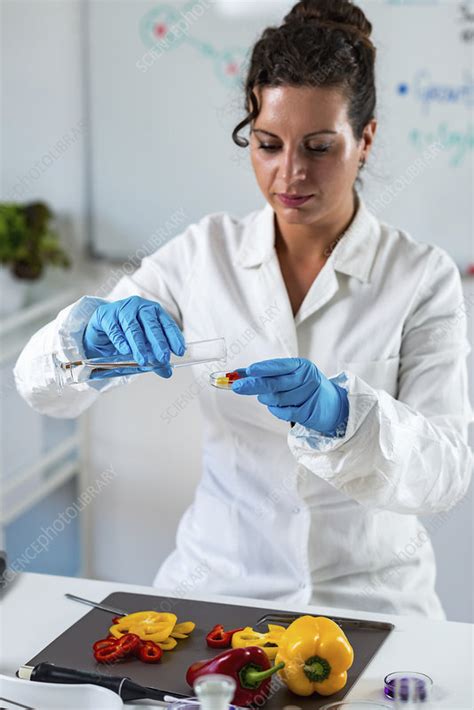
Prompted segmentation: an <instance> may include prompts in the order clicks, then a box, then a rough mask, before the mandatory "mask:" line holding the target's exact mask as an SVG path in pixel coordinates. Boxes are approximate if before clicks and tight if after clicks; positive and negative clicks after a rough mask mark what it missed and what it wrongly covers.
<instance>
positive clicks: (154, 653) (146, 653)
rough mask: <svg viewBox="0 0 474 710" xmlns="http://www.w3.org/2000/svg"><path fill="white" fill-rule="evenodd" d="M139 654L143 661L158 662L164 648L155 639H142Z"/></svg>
mask: <svg viewBox="0 0 474 710" xmlns="http://www.w3.org/2000/svg"><path fill="white" fill-rule="evenodd" d="M137 655H138V658H139V659H140V661H143V663H158V661H160V660H161V657H162V655H163V649H162V648H160V646H158V644H157V643H155V642H154V641H142V642H141V644H140V646H139V647H138V651H137Z"/></svg>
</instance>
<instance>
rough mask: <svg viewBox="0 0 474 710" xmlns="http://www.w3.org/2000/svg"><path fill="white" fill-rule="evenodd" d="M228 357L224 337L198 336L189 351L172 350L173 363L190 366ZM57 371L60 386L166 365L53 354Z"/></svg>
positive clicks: (117, 356)
mask: <svg viewBox="0 0 474 710" xmlns="http://www.w3.org/2000/svg"><path fill="white" fill-rule="evenodd" d="M226 357H227V349H226V344H225V340H224V338H214V339H212V340H196V341H194V342H189V343H186V352H185V353H184V355H182V356H179V355H175V354H174V353H173V352H171V356H170V361H169V364H170V367H172V368H178V367H187V366H189V365H199V364H202V363H205V362H223V363H225V361H226ZM53 362H54V374H55V378H56V383H57V385H58V387H59V389H62V388H63V387H65V386H66V385H77V384H80V383H81V382H88V381H89V380H91V379H94V378H95V377H96V376H97V374H98V373H100V372H106V371H109V372H110V373H111V374H110V375H109V376H110V377H123V376H124V375H127V374H130V373H131V372H136V371H137V370H138V371H139V372H151V371H152V370H154V369H155V368H156V367H160V366H163V363H161V362H158V361H157V360H150V361H149V362H147V363H145V364H144V365H139V364H138V363H137V362H136V361H135V360H133V358H132V359H130V360H128V359H126V358H124V356H123V355H112V356H107V357H97V358H88V359H84V360H68V361H64V360H62V359H60V358H59V357H58V355H57V354H53Z"/></svg>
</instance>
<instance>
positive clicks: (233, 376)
mask: <svg viewBox="0 0 474 710" xmlns="http://www.w3.org/2000/svg"><path fill="white" fill-rule="evenodd" d="M225 376H226V377H228V378H229V380H230V381H231V382H235V381H236V380H240V379H242V377H245V370H234V372H226V373H225Z"/></svg>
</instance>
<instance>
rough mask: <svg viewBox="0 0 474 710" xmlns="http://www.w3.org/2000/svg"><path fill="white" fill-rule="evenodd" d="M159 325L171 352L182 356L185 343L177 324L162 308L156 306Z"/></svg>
mask: <svg viewBox="0 0 474 710" xmlns="http://www.w3.org/2000/svg"><path fill="white" fill-rule="evenodd" d="M158 310H159V318H160V323H161V325H162V327H163V330H164V332H165V334H166V337H167V338H168V342H169V344H170V347H171V350H172V351H173V352H174V353H175V354H176V355H184V353H185V351H186V343H185V340H184V335H183V334H182V332H181V330H180V328H179V326H178V324H177V323H176V321H175V320H174V318H172V317H171V316H170V314H169V313H168V311H166V310H165V309H164V308H163V307H162V306H159V305H158Z"/></svg>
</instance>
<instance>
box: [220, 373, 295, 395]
mask: <svg viewBox="0 0 474 710" xmlns="http://www.w3.org/2000/svg"><path fill="white" fill-rule="evenodd" d="M248 369H249V368H247V372H248ZM299 384H300V378H299V377H298V374H297V373H296V372H293V373H291V374H289V375H279V376H278V375H276V376H274V377H271V376H269V377H244V378H242V379H241V380H236V382H233V383H232V389H233V391H234V392H237V393H238V394H276V393H278V392H287V391H291V390H293V389H295V387H298V385H299Z"/></svg>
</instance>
